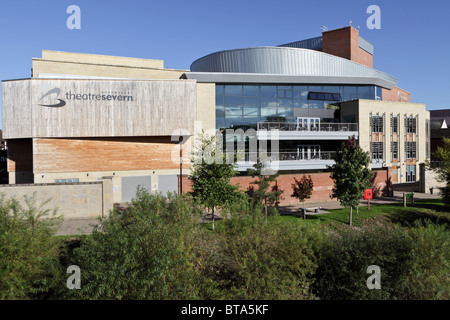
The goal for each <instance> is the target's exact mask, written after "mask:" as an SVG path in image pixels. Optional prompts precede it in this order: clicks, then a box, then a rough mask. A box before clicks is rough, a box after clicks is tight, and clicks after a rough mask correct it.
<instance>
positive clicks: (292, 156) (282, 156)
mask: <svg viewBox="0 0 450 320" xmlns="http://www.w3.org/2000/svg"><path fill="white" fill-rule="evenodd" d="M335 154H336V151H316V153H315V154H314V153H312V152H311V153H308V152H303V153H302V152H297V151H292V152H267V157H268V160H269V161H316V160H333V155H335ZM259 156H260V154H259V153H258V152H246V153H245V154H242V155H241V156H240V157H239V158H238V161H239V160H241V161H242V160H243V158H245V161H246V162H249V161H256V159H257V158H258V157H259Z"/></svg>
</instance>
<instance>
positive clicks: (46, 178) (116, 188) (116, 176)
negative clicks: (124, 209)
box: [34, 168, 190, 203]
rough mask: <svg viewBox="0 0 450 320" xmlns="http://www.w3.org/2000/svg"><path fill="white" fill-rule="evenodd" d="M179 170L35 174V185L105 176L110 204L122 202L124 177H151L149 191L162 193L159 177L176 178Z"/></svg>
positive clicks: (82, 180) (96, 179)
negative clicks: (109, 191)
mask: <svg viewBox="0 0 450 320" xmlns="http://www.w3.org/2000/svg"><path fill="white" fill-rule="evenodd" d="M179 173H180V170H179V169H166V170H130V171H120V170H117V171H94V172H92V171H90V172H86V171H83V172H58V173H45V174H35V175H34V180H35V183H50V184H52V183H54V182H55V180H56V179H78V181H79V182H96V181H101V180H102V179H103V177H105V176H107V177H109V178H110V182H111V197H112V202H114V203H118V202H123V201H124V199H122V194H123V192H124V190H123V186H122V178H124V177H142V176H149V177H151V184H152V186H151V191H152V192H154V191H158V192H164V190H165V189H166V186H165V182H164V181H163V186H162V187H161V188H160V187H159V177H160V176H163V179H164V178H165V177H167V176H177V177H178V175H179ZM189 173H190V169H186V168H183V175H185V174H189ZM128 191H129V192H131V193H133V194H135V193H136V188H134V187H133V190H128Z"/></svg>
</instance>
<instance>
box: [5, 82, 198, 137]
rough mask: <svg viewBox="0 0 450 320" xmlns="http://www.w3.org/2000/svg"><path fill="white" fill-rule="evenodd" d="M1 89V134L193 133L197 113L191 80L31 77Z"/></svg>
mask: <svg viewBox="0 0 450 320" xmlns="http://www.w3.org/2000/svg"><path fill="white" fill-rule="evenodd" d="M2 90H3V99H2V101H3V126H4V130H3V132H4V138H5V139H15V138H81V137H83V138H85V137H131V136H134V137H139V136H155V137H156V136H170V135H171V134H172V133H173V132H174V131H176V130H177V129H186V130H188V131H190V132H193V131H194V121H195V120H196V115H197V90H196V82H195V81H190V80H126V81H125V80H90V79H89V80H81V79H78V80H77V79H59V80H55V79H30V80H17V81H8V82H4V83H2ZM52 90H56V92H55V91H53V93H51V92H52ZM49 92H50V94H47V93H49ZM58 92H59V94H58ZM58 99H59V100H61V101H59V100H58ZM63 102H64V103H65V104H64V105H63V106H60V107H49V106H55V105H57V104H58V103H63Z"/></svg>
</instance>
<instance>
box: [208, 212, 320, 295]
mask: <svg viewBox="0 0 450 320" xmlns="http://www.w3.org/2000/svg"><path fill="white" fill-rule="evenodd" d="M264 221H265V218H264V216H263V215H261V214H259V215H257V214H253V215H252V216H250V215H247V216H240V217H235V218H232V219H230V220H228V221H226V222H225V225H224V228H223V229H220V234H218V236H219V237H220V240H219V241H217V243H216V254H215V256H214V257H213V258H211V260H210V263H211V269H210V273H209V274H207V275H206V276H207V277H209V278H211V279H212V280H213V281H214V282H216V283H217V284H218V285H219V286H220V288H221V291H222V292H223V294H224V297H225V298H226V299H309V298H313V297H312V296H311V295H310V293H309V284H310V281H311V280H310V277H311V276H312V275H313V273H314V271H315V268H316V257H315V251H316V250H317V248H315V246H316V245H318V244H319V243H320V241H318V240H319V239H318V236H317V233H314V232H312V231H310V230H308V229H306V228H302V227H300V226H293V225H285V224H283V223H281V222H280V219H279V218H278V217H276V216H275V217H270V220H269V223H268V224H266V223H265V222H264Z"/></svg>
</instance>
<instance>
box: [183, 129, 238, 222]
mask: <svg viewBox="0 0 450 320" xmlns="http://www.w3.org/2000/svg"><path fill="white" fill-rule="evenodd" d="M198 139H199V142H200V143H199V145H200V147H199V148H197V150H194V159H193V165H192V171H191V175H190V176H189V180H191V181H192V190H193V191H192V195H193V196H194V198H196V199H198V200H199V201H200V202H201V203H202V204H204V205H205V206H206V207H208V208H209V209H211V210H212V216H213V228H214V210H215V208H223V207H225V206H226V205H229V204H230V203H232V202H234V201H239V200H240V199H242V198H243V197H245V195H244V193H243V192H241V191H240V189H239V186H237V185H233V184H232V183H231V181H230V179H231V178H232V177H233V176H234V175H235V174H236V171H235V166H234V163H233V162H232V161H230V162H231V163H229V162H227V160H228V158H227V155H226V153H223V151H222V142H221V141H217V140H216V137H210V136H208V135H206V134H204V133H203V134H202V136H200V137H198ZM232 160H234V159H232Z"/></svg>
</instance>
